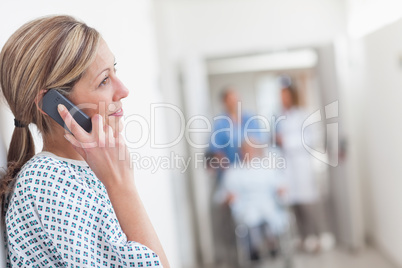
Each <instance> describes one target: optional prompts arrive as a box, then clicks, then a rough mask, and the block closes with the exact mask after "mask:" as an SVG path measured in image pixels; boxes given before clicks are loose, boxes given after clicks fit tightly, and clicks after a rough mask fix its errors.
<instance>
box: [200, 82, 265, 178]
mask: <svg viewBox="0 0 402 268" xmlns="http://www.w3.org/2000/svg"><path fill="white" fill-rule="evenodd" d="M221 101H222V103H223V105H224V107H225V112H224V113H223V114H222V115H220V116H217V117H216V118H215V120H214V121H215V124H214V128H213V134H212V136H211V140H210V144H209V148H208V153H207V154H208V155H209V156H213V157H216V158H217V159H220V160H221V159H223V158H225V159H227V160H228V163H227V164H226V165H224V164H223V165H221V166H219V167H218V168H217V170H218V171H220V170H222V168H223V169H224V168H225V167H227V166H228V165H229V164H230V163H233V162H234V161H235V158H236V156H237V157H238V156H239V155H240V150H241V144H242V142H243V141H244V140H245V139H246V137H247V138H248V139H250V138H252V137H255V138H256V139H254V140H256V141H257V140H262V139H261V133H259V132H258V129H259V124H258V121H257V120H253V119H252V117H253V116H254V115H253V114H251V113H248V112H244V111H242V110H241V101H240V100H239V97H238V94H237V92H236V91H235V89H234V88H232V87H226V88H224V90H223V91H222V93H221ZM239 108H240V109H239ZM218 117H219V118H218ZM246 127H247V129H246ZM248 129H250V130H251V129H253V130H257V131H256V132H250V133H247V130H248ZM220 178H221V177H220V176H219V178H218V180H220Z"/></svg>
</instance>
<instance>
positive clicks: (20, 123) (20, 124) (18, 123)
mask: <svg viewBox="0 0 402 268" xmlns="http://www.w3.org/2000/svg"><path fill="white" fill-rule="evenodd" d="M14 126H15V127H21V128H24V127H27V125H25V124H24V123H22V122H21V121H19V120H17V119H15V118H14Z"/></svg>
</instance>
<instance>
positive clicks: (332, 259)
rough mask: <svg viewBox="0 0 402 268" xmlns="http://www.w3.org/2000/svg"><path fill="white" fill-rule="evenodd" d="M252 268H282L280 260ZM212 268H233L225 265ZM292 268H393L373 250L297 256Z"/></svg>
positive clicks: (282, 264)
mask: <svg viewBox="0 0 402 268" xmlns="http://www.w3.org/2000/svg"><path fill="white" fill-rule="evenodd" d="M250 267H252V268H283V267H285V266H284V263H283V261H281V260H277V261H275V262H273V261H270V260H269V261H266V262H261V263H255V264H254V265H252V266H250ZM214 268H233V267H229V266H227V265H224V266H220V267H214ZM292 268H395V267H394V266H392V265H391V264H390V263H389V262H388V261H387V260H385V259H384V258H383V257H382V256H381V255H380V254H379V253H377V252H376V251H375V250H373V249H366V250H364V251H362V252H360V253H356V254H350V253H347V252H345V251H341V250H333V251H330V252H326V253H321V254H319V255H308V254H297V255H296V256H295V257H294V262H293V266H292Z"/></svg>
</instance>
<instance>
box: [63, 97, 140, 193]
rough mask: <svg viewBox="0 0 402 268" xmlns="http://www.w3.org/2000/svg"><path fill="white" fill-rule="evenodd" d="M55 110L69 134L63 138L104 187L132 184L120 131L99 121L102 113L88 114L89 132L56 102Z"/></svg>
mask: <svg viewBox="0 0 402 268" xmlns="http://www.w3.org/2000/svg"><path fill="white" fill-rule="evenodd" d="M58 111H59V114H60V116H61V118H62V119H63V120H64V122H65V123H66V125H67V127H68V129H70V131H71V133H72V134H73V135H72V134H70V133H67V134H66V135H64V137H65V138H66V139H67V140H68V141H69V142H70V143H71V145H72V146H73V147H74V149H75V150H76V151H77V152H78V153H79V154H80V155H81V156H82V157H83V158H84V159H85V161H86V162H87V163H88V165H89V166H90V167H91V169H92V170H93V171H94V173H95V174H96V176H97V177H98V178H99V180H100V181H101V182H102V183H103V184H104V185H105V187H106V188H109V187H111V186H117V185H127V184H131V183H134V181H133V170H132V168H131V167H130V157H129V153H128V150H127V147H126V145H125V143H124V139H123V137H122V135H121V134H118V135H116V137H115V136H114V135H113V129H112V127H111V126H109V125H104V124H103V119H102V116H101V115H99V114H96V115H94V116H93V117H92V119H91V120H92V132H91V133H88V132H86V131H85V130H84V129H83V128H82V127H81V126H80V125H79V124H78V123H77V122H76V121H75V120H74V118H73V117H72V115H71V114H70V113H69V111H68V110H67V109H66V107H65V106H64V105H62V104H59V106H58Z"/></svg>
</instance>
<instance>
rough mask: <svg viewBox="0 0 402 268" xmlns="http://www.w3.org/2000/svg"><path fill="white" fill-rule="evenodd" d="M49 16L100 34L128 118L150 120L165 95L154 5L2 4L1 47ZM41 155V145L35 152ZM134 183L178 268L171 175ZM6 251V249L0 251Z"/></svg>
mask: <svg viewBox="0 0 402 268" xmlns="http://www.w3.org/2000/svg"><path fill="white" fill-rule="evenodd" d="M48 14H69V15H73V16H76V17H77V18H79V19H82V20H83V21H85V22H86V23H87V24H88V25H90V26H92V27H94V28H96V29H97V30H99V31H100V32H101V34H102V35H103V37H104V39H105V40H106V42H107V43H108V45H109V47H110V49H111V50H112V52H113V53H114V54H115V56H116V60H117V63H118V64H117V69H118V74H119V77H120V78H121V80H122V81H123V82H124V83H125V85H126V86H127V88H129V89H130V96H129V97H128V98H127V99H126V100H124V101H123V106H124V109H125V114H126V115H130V114H139V115H141V116H143V117H144V118H146V119H147V121H148V122H149V119H150V103H153V102H158V101H160V100H161V96H160V93H159V89H158V84H157V80H158V78H157V76H158V65H157V60H156V44H155V40H154V28H153V27H154V25H153V17H152V16H153V9H152V3H151V1H150V0H137V1H134V2H132V1H117V2H113V3H111V2H110V1H78V0H73V1H64V2H63V1H61V2H60V1H58V2H57V3H56V2H54V1H50V0H48V1H44V0H43V1H28V0H23V1H2V2H1V9H0V25H1V29H0V47H1V46H2V45H3V44H4V43H5V41H6V40H7V39H8V37H9V36H10V35H11V34H12V33H13V32H14V31H15V30H16V29H17V28H18V27H19V26H21V25H22V24H23V23H25V22H27V21H28V20H30V19H34V18H36V17H39V16H43V15H48ZM1 105H2V106H1V109H0V110H1V111H0V113H1V114H0V116H1V118H2V121H1V122H2V125H1V128H0V130H1V136H2V137H1V138H2V139H4V140H5V141H6V144H8V143H9V141H10V137H11V133H12V130H13V128H14V127H13V121H12V120H13V116H12V115H11V114H10V113H9V112H8V110H7V109H6V108H5V107H4V105H3V104H1ZM160 121H163V120H159V121H157V122H158V129H160V130H161V131H160V132H159V133H158V137H159V138H163V137H164V136H165V134H164V133H165V131H164V127H165V126H164V125H163V124H160ZM139 131H140V130H139V128H138V126H137V127H135V125H131V127H130V128H129V129H128V132H127V133H128V136H129V137H130V136H136V137H138V135H139V134H138V132H139ZM37 149H38V150H39V151H40V150H41V148H40V146H39V148H37ZM136 151H137V152H139V153H141V155H143V156H160V155H165V154H167V153H168V152H167V151H164V150H157V149H152V148H151V147H150V145H149V143H147V144H146V145H145V146H144V147H143V148H141V149H138V150H136ZM135 177H136V178H135V179H136V182H137V185H138V188H139V191H140V194H141V197H142V200H143V202H144V205H145V207H146V209H147V211H148V214H149V216H150V218H151V221H152V222H153V224H154V227H155V229H156V231H157V233H158V235H159V237H160V239H161V242H162V244H163V247H164V248H165V251H166V254H167V255H168V258H169V260H170V263H171V266H172V267H180V266H181V264H180V263H181V261H180V260H179V258H178V245H177V243H178V242H177V230H176V222H175V218H176V217H175V213H176V212H175V210H174V207H173V196H172V191H171V187H172V185H171V183H172V176H171V172H170V171H169V170H158V171H157V172H156V173H155V174H151V171H150V170H146V169H142V170H136V171H135ZM0 248H2V247H0Z"/></svg>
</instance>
